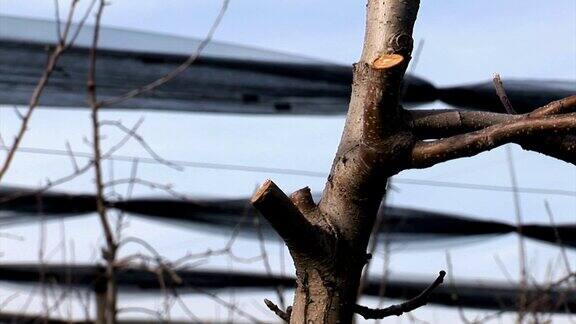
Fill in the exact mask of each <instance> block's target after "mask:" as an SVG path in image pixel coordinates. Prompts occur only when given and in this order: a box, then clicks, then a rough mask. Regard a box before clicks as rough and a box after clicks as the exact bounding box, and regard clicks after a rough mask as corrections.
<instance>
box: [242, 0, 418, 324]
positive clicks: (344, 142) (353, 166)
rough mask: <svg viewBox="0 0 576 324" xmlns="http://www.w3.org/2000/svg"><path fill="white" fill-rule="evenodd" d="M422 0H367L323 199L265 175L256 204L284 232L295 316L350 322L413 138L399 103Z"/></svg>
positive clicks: (306, 320)
mask: <svg viewBox="0 0 576 324" xmlns="http://www.w3.org/2000/svg"><path fill="white" fill-rule="evenodd" d="M418 6H419V1H418V0H402V1H400V0H387V1H382V0H369V1H368V8H367V21H366V35H365V45H364V50H363V53H362V57H361V60H360V62H358V63H357V64H355V66H354V81H353V85H352V97H351V100H350V106H349V110H348V115H347V119H346V126H345V129H344V134H343V135H342V139H341V142H340V146H339V148H338V152H337V154H336V157H335V159H334V162H333V165H332V170H331V172H330V176H329V177H328V181H327V184H326V187H325V189H324V193H323V196H322V200H321V202H320V204H318V205H316V204H315V203H314V202H313V201H312V197H311V196H310V192H309V189H307V188H305V189H301V190H299V191H297V192H296V193H294V194H293V195H292V197H291V198H288V197H286V195H284V194H283V193H282V191H281V190H280V189H278V187H276V186H275V185H274V184H273V183H272V182H270V181H268V182H266V183H265V184H264V185H262V187H261V188H260V190H258V192H256V193H255V195H254V196H253V200H252V202H253V204H254V206H255V207H256V208H257V209H258V210H259V211H260V212H261V213H262V214H263V215H264V216H265V217H267V219H268V220H269V221H270V222H271V223H272V225H273V226H274V228H275V229H276V231H277V232H278V233H279V234H280V235H281V236H282V237H283V239H284V240H285V242H286V244H287V245H288V248H289V250H290V253H291V255H292V258H293V260H294V264H295V267H296V275H297V284H298V287H297V289H296V295H295V299H294V307H293V309H292V312H291V318H290V322H291V323H351V322H352V320H353V315H354V309H355V306H356V299H357V294H358V287H359V283H360V276H361V273H362V268H363V267H364V265H365V264H366V261H367V258H368V257H370V256H367V255H366V248H367V244H368V240H369V238H370V233H371V230H372V227H373V225H374V221H375V218H376V214H377V211H378V207H379V205H380V202H381V200H382V197H383V196H384V193H385V190H386V183H387V180H388V177H389V176H391V175H393V174H395V173H397V172H398V170H400V169H401V167H400V166H401V165H402V164H403V163H404V161H406V158H407V156H406V152H409V151H410V150H409V149H410V147H411V146H412V145H413V142H414V140H413V137H412V135H411V133H410V132H408V131H405V130H404V124H405V123H404V122H403V120H402V113H401V108H400V106H399V104H398V98H399V96H400V89H401V82H402V79H403V77H404V72H405V70H406V67H407V65H408V62H409V60H410V54H411V51H412V44H413V41H412V29H413V26H414V22H415V19H416V14H417V11H418Z"/></svg>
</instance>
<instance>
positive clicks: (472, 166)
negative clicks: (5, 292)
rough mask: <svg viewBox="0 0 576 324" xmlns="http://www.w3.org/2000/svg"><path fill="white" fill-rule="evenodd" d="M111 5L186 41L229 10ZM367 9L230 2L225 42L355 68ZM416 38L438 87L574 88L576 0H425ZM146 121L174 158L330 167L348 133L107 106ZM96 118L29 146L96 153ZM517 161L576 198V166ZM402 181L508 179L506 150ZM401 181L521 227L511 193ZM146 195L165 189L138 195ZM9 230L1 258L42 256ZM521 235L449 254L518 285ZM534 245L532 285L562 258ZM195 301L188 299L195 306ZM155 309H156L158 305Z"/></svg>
mask: <svg viewBox="0 0 576 324" xmlns="http://www.w3.org/2000/svg"><path fill="white" fill-rule="evenodd" d="M62 2H63V3H67V1H62ZM84 2H86V1H84ZM111 3H112V5H111V6H110V7H109V8H107V9H106V12H105V15H104V20H103V23H104V24H105V25H107V26H115V27H122V28H130V29H138V30H144V31H153V32H160V33H167V34H174V35H181V36H189V37H202V36H203V35H204V34H205V32H206V30H207V28H208V26H209V25H210V23H211V22H212V19H213V18H214V17H215V15H216V12H217V10H218V7H219V2H217V1H207V0H206V1H205V0H171V1H165V0H164V1H161V0H139V1H136V0H112V1H111ZM52 4H53V3H52V1H48V0H26V1H23V0H0V13H1V14H10V15H21V16H28V17H39V18H46V19H52V18H53V15H54V12H53V7H52ZM364 9H365V7H364V5H363V3H361V2H358V1H325V0H307V1H303V0H278V1H276V0H250V1H247V0H244V1H240V0H232V2H231V5H230V8H229V11H228V12H227V14H226V17H225V18H224V21H223V23H222V25H221V28H220V29H219V30H218V32H217V34H216V37H215V38H216V39H217V40H220V41H227V42H232V43H237V44H243V45H250V46H256V47H260V48H266V49H272V50H278V51H283V52H288V53H294V54H300V55H304V56H309V57H315V58H320V59H323V60H326V61H332V62H338V63H343V64H351V63H352V62H354V61H355V60H357V57H358V56H359V53H360V50H361V45H362V37H363V28H364V26H363V20H364ZM415 38H416V40H421V39H423V40H424V41H425V45H424V49H423V51H422V54H421V57H420V60H419V63H418V66H417V67H416V74H418V75H421V76H423V77H425V78H427V79H428V80H431V81H432V82H434V83H435V84H438V85H450V84H460V83H465V82H474V81H484V80H487V79H489V78H490V77H491V75H492V74H493V73H495V72H498V73H500V74H501V75H502V76H503V77H504V78H506V77H518V78H538V79H563V80H572V81H575V80H576V2H574V1H572V0H556V1H554V2H542V1H536V0H523V1H522V0H510V1H499V0H485V1H458V0H445V1H430V0H428V1H423V3H422V5H421V10H420V14H419V19H418V22H417V26H416V31H415ZM437 106H438V105H437ZM142 115H144V117H145V122H144V125H143V127H142V134H143V135H144V136H145V137H146V139H147V141H148V142H149V143H150V144H151V146H152V147H154V148H155V149H156V150H157V151H158V152H159V153H160V154H161V155H162V156H163V157H165V158H170V159H176V160H193V161H203V162H221V163H237V164H245V165H259V166H270V167H287V168H299V169H306V170H313V171H328V170H329V167H330V164H331V161H332V158H333V154H334V151H335V149H336V146H337V144H338V140H339V138H340V132H341V129H342V125H343V119H342V118H340V117H330V118H319V117H314V118H308V117H307V118H301V117H300V118H297V117H286V118H279V117H239V116H233V117H229V116H222V115H209V114H177V113H174V114H166V113H146V114H139V113H130V112H105V113H103V118H105V119H114V120H117V119H121V120H122V121H123V122H125V123H127V124H130V123H133V122H135V121H136V120H137V119H138V118H139V117H140V116H142ZM88 118H89V115H88V113H87V112H70V111H67V110H53V109H44V110H39V111H38V112H37V113H36V115H35V116H34V118H33V121H32V125H31V127H30V132H29V134H28V135H27V137H26V139H25V141H24V142H25V143H24V144H25V145H27V146H37V147H51V148H63V147H64V143H65V142H66V141H70V143H71V144H72V147H73V148H75V149H77V150H79V151H88V150H89V148H88V147H87V146H86V145H85V144H84V143H83V140H82V137H83V136H86V135H89V134H90V133H89V119H88ZM15 125H17V117H16V116H15V115H14V114H13V113H12V111H11V110H10V109H4V110H1V111H0V132H2V135H3V136H5V134H8V135H6V136H5V138H9V134H11V133H13V132H14V130H15ZM296 129H297V131H295V130H296ZM47 134H49V135H50V136H47ZM107 135H108V139H107V140H106V141H105V142H104V145H110V143H111V142H112V141H113V140H114V138H118V136H120V135H119V134H118V133H115V132H113V131H108V132H107ZM303 147H304V148H303ZM246 148H249V149H246ZM121 153H122V154H134V155H145V152H144V151H143V150H142V149H141V148H139V147H138V146H137V145H135V144H130V145H128V146H127V147H126V148H124V149H123V151H122V152H121ZM295 157H296V158H295ZM514 157H515V161H516V167H517V171H518V174H519V179H520V185H521V186H525V187H543V188H555V189H565V190H576V169H575V168H574V166H570V165H568V164H566V163H563V162H560V161H557V160H554V159H551V158H547V157H543V156H541V155H539V154H536V153H529V152H523V151H521V150H520V149H519V148H518V147H514ZM129 170H130V165H126V164H115V165H114V173H115V175H116V176H118V177H119V176H122V175H127V174H128V173H129ZM70 171H71V166H70V165H69V161H67V159H63V158H46V157H41V159H40V158H39V157H38V156H32V155H26V154H20V155H18V156H17V158H16V160H15V163H14V167H13V168H12V169H11V171H10V173H9V174H8V176H7V178H6V182H7V183H11V184H21V185H26V186H34V185H37V184H39V183H42V182H43V181H45V179H46V178H47V177H49V178H56V177H58V175H64V174H67V173H69V172H70ZM139 174H140V176H142V177H143V178H146V179H149V180H154V181H158V182H162V183H172V184H174V186H175V188H176V189H178V190H181V191H183V192H186V193H188V194H191V195H198V196H228V197H237V196H248V195H250V193H251V191H252V190H253V189H254V188H255V186H256V185H257V184H258V183H260V182H261V181H263V180H264V179H266V178H267V177H272V178H273V179H274V180H275V181H276V182H278V183H279V184H280V185H281V186H282V188H283V189H285V190H286V191H287V192H289V191H291V190H294V189H297V188H300V187H303V186H306V185H309V186H311V188H312V189H313V190H315V191H319V190H321V189H322V187H323V184H324V179H319V178H306V177H295V176H278V175H273V174H257V173H238V172H230V171H215V170H205V169H191V168H188V169H186V170H185V171H184V172H178V171H174V170H171V169H167V168H159V167H158V166H144V165H141V166H140V168H139ZM399 176H400V177H404V178H418V179H428V180H442V181H455V182H471V183H481V184H482V183H483V184H498V185H509V184H510V179H509V174H508V172H507V164H506V156H505V150H504V149H502V148H501V149H496V150H493V151H491V152H488V153H484V154H481V155H479V156H477V157H474V158H470V159H464V160H458V161H453V162H449V163H444V164H441V165H438V166H435V167H433V168H431V169H429V170H424V171H421V170H420V171H408V172H403V173H402V174H401V175H399ZM398 187H399V188H400V191H399V192H393V193H392V195H391V198H390V200H391V203H393V204H395V205H401V206H412V207H420V208H428V209H433V210H441V211H449V212H461V213H465V214H467V215H471V216H475V217H479V218H484V219H489V218H491V219H500V220H506V221H510V222H512V221H513V218H514V216H513V215H514V208H513V201H512V196H511V194H508V193H502V192H475V191H466V190H455V189H441V188H430V187H422V186H407V185H398ZM61 189H66V190H74V191H79V190H81V191H88V190H91V175H88V176H84V177H81V178H79V179H76V180H75V181H73V182H71V183H68V184H66V185H64V186H62V187H61ZM120 189H123V188H120ZM136 194H137V195H150V194H158V193H154V192H151V191H150V190H148V189H146V188H137V190H136ZM521 198H522V209H523V215H524V218H525V219H526V220H527V221H532V222H544V223H546V222H547V217H546V214H545V211H544V208H543V203H544V201H545V200H547V201H549V202H550V203H551V205H552V207H553V210H554V212H555V216H556V220H557V221H558V222H561V221H562V222H574V221H576V198H574V197H572V198H570V197H557V196H542V195H528V194H526V195H522V197H521ZM65 226H66V229H67V231H66V233H67V235H68V236H69V237H70V239H74V241H75V246H76V249H77V252H76V256H77V260H90V259H91V255H92V254H93V251H94V250H95V249H96V247H97V246H98V242H99V241H98V240H99V238H100V233H99V230H98V224H97V221H96V218H94V217H91V218H84V219H77V220H73V221H69V222H66V223H65ZM48 227H49V232H50V233H54V234H55V233H58V231H59V230H60V227H59V225H58V224H49V225H48ZM128 231H129V233H133V234H135V235H139V236H141V237H144V238H146V239H149V240H150V241H151V243H153V244H154V245H155V246H156V247H158V249H159V250H160V251H161V252H162V253H164V254H165V255H167V256H168V257H172V258H176V257H179V256H181V255H182V254H184V253H185V252H186V251H187V250H189V251H202V250H204V249H205V248H206V247H207V246H209V247H212V248H215V247H218V246H220V245H221V244H223V242H224V241H225V238H221V237H220V238H219V237H213V236H209V235H206V234H203V233H200V232H196V231H190V230H187V229H182V228H175V227H173V226H172V227H171V226H162V225H160V224H158V223H150V222H143V221H140V220H137V219H133V220H132V222H131V226H130V228H129V229H128ZM10 232H14V233H15V234H19V235H22V236H24V237H25V238H26V241H25V242H12V241H5V240H3V241H0V251H1V252H3V253H5V254H4V256H3V257H2V261H8V260H19V261H26V260H28V261H34V260H37V247H38V239H37V236H38V226H25V227H21V228H15V229H12V228H11V229H10ZM59 237H60V236H59V234H58V235H57V234H55V235H53V236H51V237H49V244H52V245H56V244H57V243H58V240H59ZM516 241H517V240H516V237H515V236H514V235H509V236H507V237H504V238H497V239H493V240H490V241H485V242H479V243H476V244H467V245H464V246H462V247H459V248H451V249H450V254H451V257H452V262H453V266H454V269H453V272H454V273H455V276H456V277H459V278H471V279H476V278H489V279H501V280H504V276H503V274H502V270H501V269H500V267H499V266H498V265H497V263H496V262H495V261H494V256H495V255H498V256H499V258H500V259H502V260H503V262H504V264H505V265H506V268H507V269H508V271H509V272H510V273H511V275H512V276H513V277H516V275H517V273H518V267H517V244H516ZM100 242H101V241H100ZM270 246H274V247H273V249H274V251H277V248H276V245H275V244H274V245H272V244H270ZM254 247H255V245H254V244H253V243H252V242H249V241H242V242H240V243H239V245H238V249H239V253H243V254H246V255H250V254H251V253H252V254H253V251H254ZM528 251H529V260H530V264H531V269H532V270H533V272H534V274H535V277H536V278H538V279H543V278H545V276H546V267H547V266H548V264H550V263H551V264H554V262H555V260H556V259H557V256H558V251H557V250H556V249H554V248H550V247H549V246H546V245H544V244H540V243H532V242H530V243H529V244H528ZM401 252H402V251H399V252H398V253H394V254H393V256H392V264H391V269H392V271H393V272H394V273H398V274H416V275H420V276H424V277H426V276H430V274H434V273H436V272H437V270H439V269H440V268H445V267H446V262H445V254H446V249H429V250H424V251H418V252H415V251H404V252H403V253H401ZM126 253H127V252H126ZM285 255H287V254H285ZM575 256H576V255H575V254H574V253H571V254H570V257H571V259H572V260H574V257H575ZM278 258H279V255H278V253H272V261H273V264H274V265H277V264H278ZM56 260H57V259H56ZM228 263H229V261H227V260H225V259H218V258H215V259H211V260H210V261H209V262H208V263H207V264H206V265H205V266H206V267H223V266H226V267H228V266H230V267H233V268H235V269H243V270H255V269H258V270H260V269H261V265H260V264H255V265H237V264H235V265H229V264H228ZM573 264H574V262H573ZM574 266H576V265H574ZM381 267H382V262H381V259H378V258H377V259H376V261H375V266H374V269H380V268H381ZM276 269H277V268H276ZM375 272H378V271H375ZM0 296H2V295H1V293H0ZM256 297H257V298H256ZM256 297H254V298H252V297H247V298H240V297H238V296H237V299H238V300H240V302H241V305H242V306H244V307H246V308H247V309H255V312H258V314H262V316H263V317H265V316H266V314H265V313H263V312H261V311H260V310H259V308H258V306H254V304H255V303H258V302H259V301H260V300H261V297H262V296H261V295H257V296H256ZM194 298H196V297H194ZM194 298H191V299H190V300H191V301H195V300H196V299H194ZM126 302H127V303H129V301H126ZM149 302H150V303H151V304H154V303H157V301H155V300H154V299H150V301H149ZM201 302H202V305H205V304H206V305H207V304H208V303H207V301H205V300H201ZM368 302H373V301H368ZM213 312H224V311H222V310H220V311H219V310H218V307H212V308H210V307H207V308H206V309H204V310H202V311H200V314H202V315H204V316H206V317H209V316H210V315H213V314H214V313H213ZM415 314H416V316H417V317H418V318H421V319H426V320H429V321H431V322H438V323H440V322H443V321H440V322H439V321H438V319H447V318H449V319H456V318H457V316H458V315H457V313H456V312H454V311H449V310H446V309H443V308H435V307H428V308H426V309H422V310H419V311H417V312H416V313H415ZM399 321H402V319H399ZM559 322H562V319H559Z"/></svg>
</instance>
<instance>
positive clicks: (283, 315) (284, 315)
mask: <svg viewBox="0 0 576 324" xmlns="http://www.w3.org/2000/svg"><path fill="white" fill-rule="evenodd" d="M264 304H266V306H268V308H269V309H270V310H271V311H272V312H274V314H276V315H278V317H280V318H281V319H283V320H284V321H285V322H286V323H289V322H290V315H291V314H290V313H292V307H288V308H287V309H286V311H283V310H281V309H280V307H278V306H276V304H274V303H273V302H271V301H270V300H268V299H264Z"/></svg>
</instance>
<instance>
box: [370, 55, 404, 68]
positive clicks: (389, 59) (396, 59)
mask: <svg viewBox="0 0 576 324" xmlns="http://www.w3.org/2000/svg"><path fill="white" fill-rule="evenodd" d="M402 62H404V56H402V55H400V54H384V55H381V56H379V57H378V58H376V59H375V60H374V62H372V67H373V68H375V69H378V70H383V69H388V68H391V67H394V66H397V65H399V64H401V63H402Z"/></svg>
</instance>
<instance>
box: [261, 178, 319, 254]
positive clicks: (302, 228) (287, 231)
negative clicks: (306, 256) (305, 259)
mask: <svg viewBox="0 0 576 324" xmlns="http://www.w3.org/2000/svg"><path fill="white" fill-rule="evenodd" d="M251 203H252V205H253V206H254V207H255V208H256V209H257V210H258V211H259V212H260V213H261V214H262V215H263V216H264V217H265V218H266V219H267V220H268V221H269V222H270V224H271V225H272V227H274V229H275V230H276V232H278V234H279V235H280V236H281V237H282V238H283V239H284V241H285V242H286V245H287V246H288V247H289V248H291V249H294V248H296V250H299V249H298V248H299V247H300V248H304V249H300V250H308V249H310V247H314V246H316V244H317V240H316V239H317V236H318V235H319V233H317V232H316V231H313V229H312V224H311V223H310V222H309V221H308V220H307V219H306V217H305V216H304V215H303V214H302V213H301V212H300V211H299V210H298V208H297V207H296V206H295V205H294V204H293V203H292V201H291V200H290V198H288V196H286V194H284V192H282V190H280V188H278V186H276V184H275V183H274V182H272V181H271V180H266V182H264V184H262V185H261V186H260V188H258V190H257V191H256V192H255V193H254V195H253V196H252V200H251Z"/></svg>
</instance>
